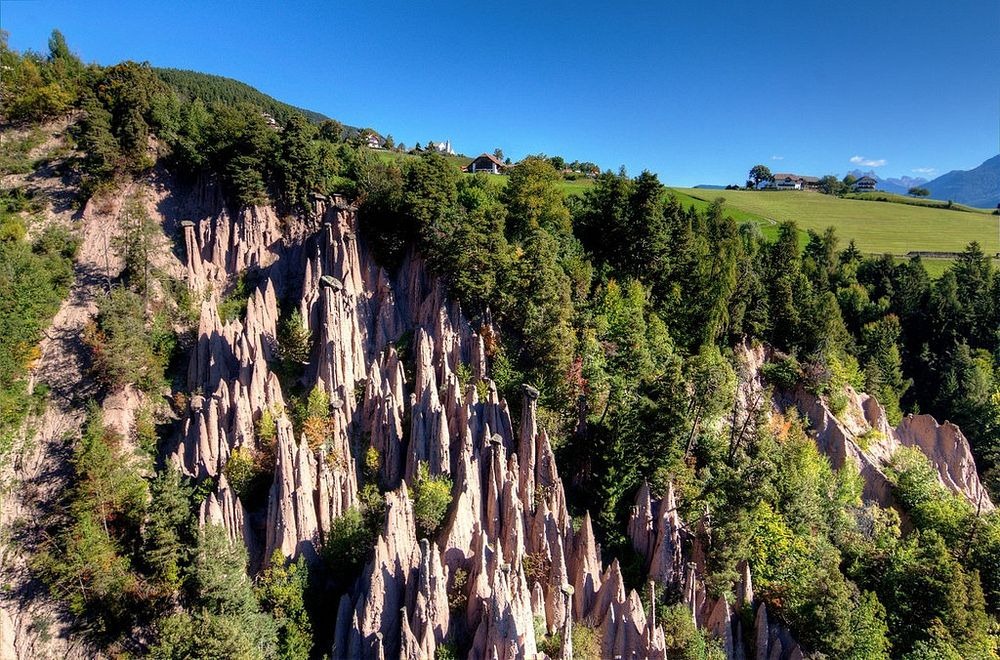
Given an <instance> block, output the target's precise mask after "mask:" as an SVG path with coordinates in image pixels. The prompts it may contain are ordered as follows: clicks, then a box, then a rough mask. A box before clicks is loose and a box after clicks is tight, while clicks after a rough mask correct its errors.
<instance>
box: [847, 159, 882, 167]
mask: <svg viewBox="0 0 1000 660" xmlns="http://www.w3.org/2000/svg"><path fill="white" fill-rule="evenodd" d="M851 162H852V163H854V164H855V165H864V166H865V167H882V166H883V165H885V158H865V157H864V156H851Z"/></svg>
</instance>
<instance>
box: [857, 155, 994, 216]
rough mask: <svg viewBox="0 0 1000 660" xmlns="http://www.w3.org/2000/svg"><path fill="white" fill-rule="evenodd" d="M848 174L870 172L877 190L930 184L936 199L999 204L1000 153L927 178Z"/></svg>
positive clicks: (987, 206) (982, 205) (988, 206)
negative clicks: (965, 167) (968, 166)
mask: <svg viewBox="0 0 1000 660" xmlns="http://www.w3.org/2000/svg"><path fill="white" fill-rule="evenodd" d="M848 174H853V175H854V176H856V177H859V178H860V177H862V176H870V177H872V178H873V179H875V180H876V181H878V186H877V188H878V190H884V191H886V192H891V193H898V194H900V195H905V194H906V193H907V192H908V191H909V190H910V188H913V187H915V186H919V187H921V188H927V190H929V191H930V196H931V197H932V198H933V199H950V200H951V201H953V202H957V203H959V204H966V205H968V206H976V207H979V208H984V209H991V208H995V207H996V205H997V204H1000V156H994V157H993V158H990V159H989V160H987V161H986V162H985V163H983V164H982V165H980V166H979V167H976V168H975V169H971V170H952V171H951V172H948V173H947V174H942V175H941V176H939V177H938V178H936V179H934V180H932V181H928V180H927V179H922V178H919V177H909V176H904V177H899V178H889V179H883V178H881V177H879V176H878V175H877V174H875V172H874V171H868V172H862V171H861V170H852V171H850V172H848Z"/></svg>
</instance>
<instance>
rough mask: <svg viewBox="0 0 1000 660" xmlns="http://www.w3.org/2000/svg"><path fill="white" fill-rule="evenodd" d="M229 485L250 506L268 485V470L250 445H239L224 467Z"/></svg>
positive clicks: (223, 470)
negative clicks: (263, 466)
mask: <svg viewBox="0 0 1000 660" xmlns="http://www.w3.org/2000/svg"><path fill="white" fill-rule="evenodd" d="M222 473H223V474H225V475H226V479H227V480H228V481H229V485H230V486H231V487H232V489H233V491H234V492H235V493H236V494H237V495H238V496H239V497H240V499H241V500H243V502H244V504H246V505H247V506H248V507H249V506H252V503H253V502H255V501H256V499H257V496H258V495H260V494H261V491H263V490H265V489H266V487H267V481H268V479H267V472H266V471H265V470H264V469H263V468H262V466H261V464H260V461H259V460H258V456H257V455H256V454H255V453H254V451H253V450H252V449H250V448H249V447H237V448H236V449H234V450H233V452H232V453H231V454H230V455H229V460H228V461H226V466H225V467H224V468H222Z"/></svg>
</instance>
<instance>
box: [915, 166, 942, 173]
mask: <svg viewBox="0 0 1000 660" xmlns="http://www.w3.org/2000/svg"><path fill="white" fill-rule="evenodd" d="M910 171H911V172H913V173H914V174H934V173H935V172H937V168H936V167H914V168H913V169H912V170H910Z"/></svg>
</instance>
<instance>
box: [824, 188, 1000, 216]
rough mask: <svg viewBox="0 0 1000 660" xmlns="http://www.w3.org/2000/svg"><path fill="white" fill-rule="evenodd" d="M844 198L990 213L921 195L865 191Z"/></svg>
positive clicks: (987, 210)
mask: <svg viewBox="0 0 1000 660" xmlns="http://www.w3.org/2000/svg"><path fill="white" fill-rule="evenodd" d="M844 197H845V199H863V200H867V201H869V202H891V203H893V204H909V205H911V206H926V207H929V208H936V209H948V210H949V211H968V212H969V213H985V214H987V215H989V214H992V213H993V211H992V210H991V209H979V208H976V207H974V206H966V205H964V204H955V203H952V202H948V201H945V200H941V199H926V198H922V197H908V196H907V195H897V194H896V193H890V192H882V191H876V192H866V193H851V194H849V195H845V196H844Z"/></svg>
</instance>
